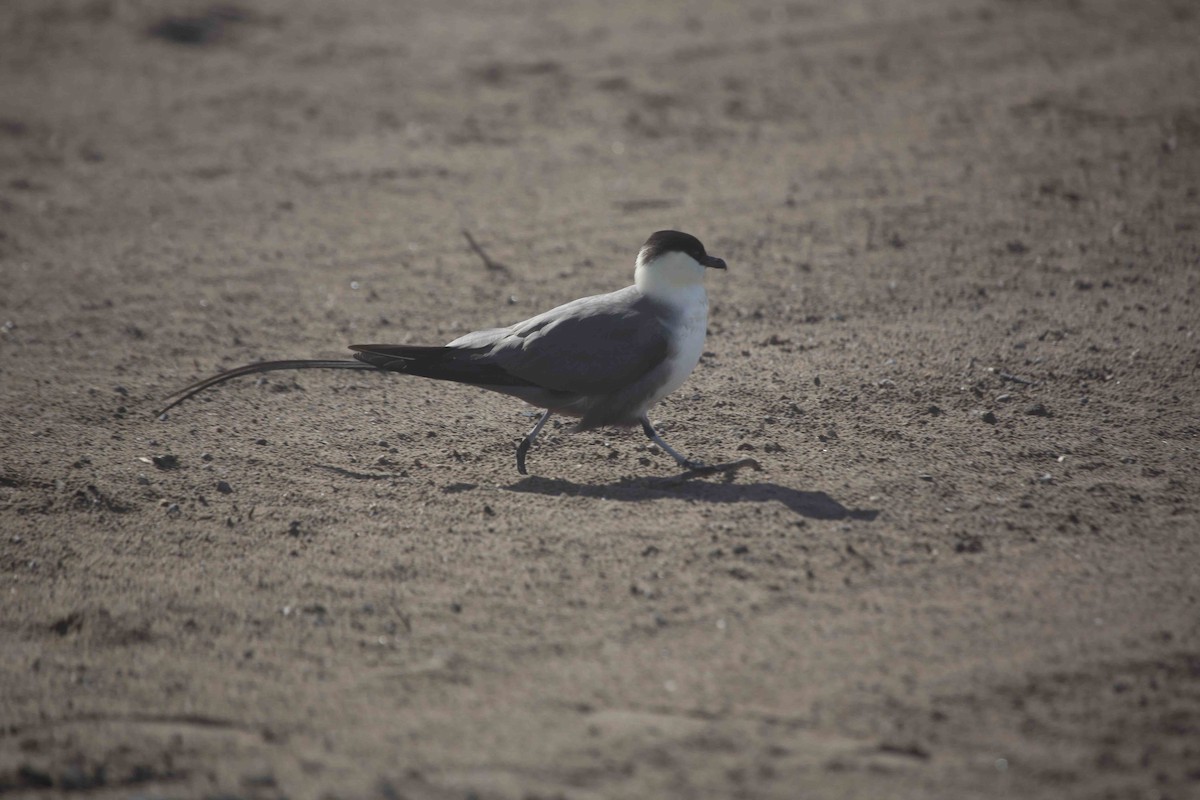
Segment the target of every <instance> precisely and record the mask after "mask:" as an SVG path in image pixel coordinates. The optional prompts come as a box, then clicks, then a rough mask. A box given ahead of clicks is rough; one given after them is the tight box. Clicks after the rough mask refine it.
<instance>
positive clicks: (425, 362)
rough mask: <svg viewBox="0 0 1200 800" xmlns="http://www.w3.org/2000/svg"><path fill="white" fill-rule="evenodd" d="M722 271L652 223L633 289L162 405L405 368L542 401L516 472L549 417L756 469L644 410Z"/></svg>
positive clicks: (256, 368)
mask: <svg viewBox="0 0 1200 800" xmlns="http://www.w3.org/2000/svg"><path fill="white" fill-rule="evenodd" d="M710 269H712V270H722V271H724V270H726V269H727V266H726V264H725V261H724V260H723V259H720V258H718V257H716V256H713V255H709V254H708V252H706V251H705V249H704V245H703V244H702V243H701V242H700V240H699V239H697V238H696V237H695V236H692V235H691V234H688V233H683V232H681V231H674V230H661V231H656V232H654V233H652V234H651V235H650V237H649V238H647V239H646V242H645V244H643V245H642V246H641V248H640V249H639V250H638V253H637V258H636V259H635V262H634V282H633V284H632V285H631V286H627V287H625V288H624V289H619V290H617V291H615V292H609V293H607V294H599V295H593V296H590V297H583V298H580V299H578V300H573V301H571V302H569V303H565V304H563V305H560V306H557V307H556V308H552V309H550V310H549V311H545V312H543V313H541V314H538V315H536V316H533V317H530V318H529V319H527V320H524V321H522V322H517V323H515V324H513V325H510V326H508V327H507V328H487V329H483V330H477V331H472V332H471V333H468V334H465V335H463V336H460V337H458V338H457V339H455V340H453V341H452V342H449V343H448V344H445V345H441V346H425V345H407V344H354V345H350V348H349V349H350V350H352V351H353V352H354V360H350V359H291V360H282V361H263V362H258V363H254V364H246V365H244V366H241V367H235V368H233V369H230V370H228V371H226V372H221V373H219V374H217V375H214V376H212V377H210V378H206V379H204V380H201V381H197V382H195V383H193V384H191V385H189V386H186V387H184V388H183V389H180V390H179V391H177V392H175V393H173V394H172V395H169V396H168V398H167V399H171V398H174V399H173V400H171V402H170V403H169V404H168V405H166V406H165V407H163V408H162V409H161V410H160V411H159V412H158V414H159V417H160V419H165V418H166V412H168V411H169V410H170V409H172V408H174V407H175V406H177V405H179V404H180V403H182V402H183V401H184V400H187V399H188V398H190V397H192V396H194V395H196V394H197V393H199V392H202V391H204V390H205V389H209V388H211V387H213V386H216V385H217V384H220V383H224V382H225V381H228V380H232V379H234V378H240V377H242V376H245V375H253V374H256V373H260V372H272V371H275V370H297V369H354V370H382V371H384V372H400V373H404V374H407V375H416V376H420V377H424V378H433V379H436V380H443V381H453V382H456V383H463V384H468V385H471V386H476V387H478V388H480V389H486V390H489V391H493V392H499V393H501V394H506V395H510V396H513V397H516V398H519V399H521V400H524V401H525V402H526V403H529V404H530V405H533V406H536V407H538V408H540V409H543V411H542V414H541V416H540V417H538V420H537V422H536V424H535V425H534V426H533V428H532V429H531V430H530V431H529V433H528V434H526V436H525V438H524V439H522V440H521V443H520V444H519V445H518V446H517V472H518V473H520V474H521V475H528V471H527V470H526V465H525V461H526V455H527V454H528V452H529V448H530V447H531V446H532V445H533V443H534V441H535V440H536V439H537V437H538V434H539V433H541V431H542V428H543V427H544V426H545V424H546V422H547V421H549V419H550V417H551V416H552V415H554V414H560V415H563V416H567V417H573V418H576V419H578V422H577V423H576V424H575V426H574V428H573V430H575V431H587V430H593V429H595V428H602V427H609V426H619V427H633V426H637V425H640V426H641V428H642V431H643V432H644V433H645V434H646V436H647V437H648V438H649V439H650V440H651V441H653V442H654V443H655V444H656V445H658V446H659V447H660V448H661V449H662V450H663V451H664V452H665V453H667V454H669V455H670V456H671V457H672V458H674V459H675V461H676V462H677V464H678V465H679V466H680V467H682V468H683V469H685V470H687V471H688V472H692V473H704V472H713V471H719V470H730V469H736V468H738V467H743V466H753V467H755V468H758V463H757V462H756V461H754V460H753V459H741V460H739V461H732V462H727V463H722V464H711V465H710V464H705V463H704V462H701V461H697V460H693V459H691V458H688V457H687V456H685V455H683V454H682V453H680V452H679V451H677V450H676V449H675V448H673V447H671V446H670V445H669V444H667V442H666V441H664V440H663V438H662V436H660V435H659V433H658V431H657V430H655V428H654V425H653V423H651V421H650V417H649V412H650V409H651V408H653V407H654V406H655V405H656V404H657V403H658V402H659V401H660V400H662V399H663V398H664V397H666V396H667V395H669V394H671V393H672V392H674V391H675V390H676V389H678V388H679V387H680V386H681V385H682V384H683V383H684V381H685V380H687V378H688V376H689V375H690V374H691V373H692V370H693V369H695V367H696V364H697V363H699V361H700V356H701V354H702V353H703V351H704V340H705V336H706V334H707V330H708V294H707V292H706V291H705V288H704V277H705V274H706V273H707V272H708V270H710Z"/></svg>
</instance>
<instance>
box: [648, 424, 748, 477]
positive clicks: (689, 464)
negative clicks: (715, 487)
mask: <svg viewBox="0 0 1200 800" xmlns="http://www.w3.org/2000/svg"><path fill="white" fill-rule="evenodd" d="M641 423H642V430H643V431H644V432H645V433H646V435H647V436H649V437H650V441H652V442H654V443H655V444H656V445H658V446H659V447H661V448H662V449H663V450H664V451H665V452H666V453H667V454H668V455H670V456H671V458H673V459H675V462H676V463H677V464H679V466H681V467H683V468H684V469H686V470H687V471H688V472H690V473H692V474H709V473H713V472H731V471H732V470H735V469H741V468H742V467H753V468H754V469H756V470H761V469H762V465H760V464H759V463H758V462H757V461H755V460H754V459H753V458H743V459H740V460H738V461H727V462H725V463H723V464H705V463H704V462H703V461H693V460H692V459H690V458H687V457H686V456H684V455H683V454H682V453H680V452H679V451H678V450H676V449H675V448H674V447H671V445H669V444H667V443H666V442H665V441H663V438H662V437H661V436H659V435H658V431H656V430H654V426H653V425H652V424H650V417H649V416H648V415H643V416H642V418H641Z"/></svg>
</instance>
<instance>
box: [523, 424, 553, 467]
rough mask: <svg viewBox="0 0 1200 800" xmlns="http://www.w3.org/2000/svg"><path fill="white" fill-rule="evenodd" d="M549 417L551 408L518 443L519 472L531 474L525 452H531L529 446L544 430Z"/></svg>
mask: <svg viewBox="0 0 1200 800" xmlns="http://www.w3.org/2000/svg"><path fill="white" fill-rule="evenodd" d="M548 419H550V411H549V409H547V410H546V412H545V413H544V414H542V416H541V417H540V418H539V419H538V421H537V424H536V425H534V426H533V430H531V431H530V432H529V433H528V434H527V435H526V436H525V438H524V439H522V440H521V443H520V444H519V445H517V472H519V473H521V474H522V475H528V474H529V473H528V472H526V471H525V454H526V453H528V452H529V446H530V445H531V444H533V440H534V439H536V438H537V437H538V434H539V433H541V432H542V426H543V425H545V424H546V420H548Z"/></svg>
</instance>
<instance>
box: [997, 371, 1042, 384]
mask: <svg viewBox="0 0 1200 800" xmlns="http://www.w3.org/2000/svg"><path fill="white" fill-rule="evenodd" d="M996 374H997V375H999V376H1000V379H1001V380H1006V381H1012V382H1013V383H1019V384H1021V385H1022V386H1033V385H1035V384H1036V383H1037V381H1031V380H1026V379H1025V378H1022V377H1020V376H1018V375H1013V374H1011V373H1008V372H997V373H996Z"/></svg>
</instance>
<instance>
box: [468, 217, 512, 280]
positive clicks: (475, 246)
mask: <svg viewBox="0 0 1200 800" xmlns="http://www.w3.org/2000/svg"><path fill="white" fill-rule="evenodd" d="M462 235H463V236H465V237H467V244H469V245H471V249H472V250H474V251H475V255H477V256H479V257H480V258H481V259H483V265H484V266H485V267H487V268H488V269H490V270H494V271H496V272H508V267H506V266H504V265H503V264H501V263H500V262H499V261H493V260H492V257H491V256H489V255H488V254H487V253H486V252H485V251H484V249H483V248H482V247H480V246H479V243H478V242H476V241H475V237H473V236H472V235H471V232H470V231H469V230H467V229H466V228H463V229H462Z"/></svg>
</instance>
